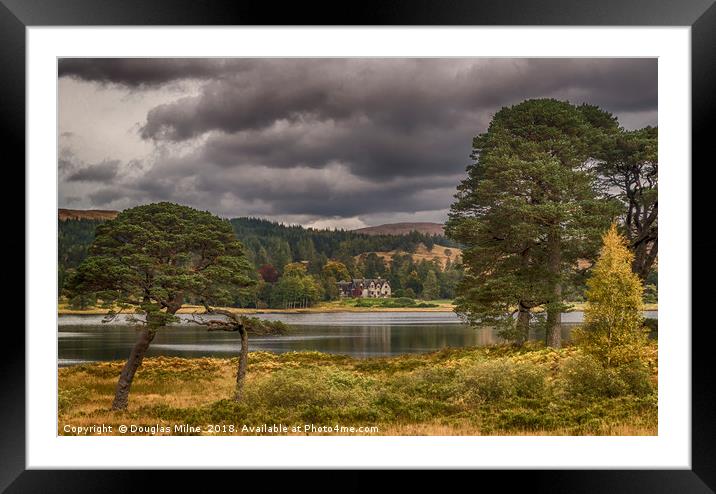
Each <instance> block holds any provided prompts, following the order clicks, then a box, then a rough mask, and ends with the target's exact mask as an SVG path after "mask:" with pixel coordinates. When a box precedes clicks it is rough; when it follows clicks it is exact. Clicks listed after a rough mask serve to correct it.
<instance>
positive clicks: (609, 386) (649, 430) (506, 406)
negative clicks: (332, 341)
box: [59, 343, 657, 435]
mask: <svg viewBox="0 0 716 494" xmlns="http://www.w3.org/2000/svg"><path fill="white" fill-rule="evenodd" d="M645 358H646V360H645V361H646V362H647V363H648V366H647V367H645V369H646V372H643V371H642V370H639V371H634V372H628V371H627V370H625V369H622V370H619V371H613V370H606V369H605V368H604V367H602V366H601V365H584V364H583V362H584V359H585V357H584V356H583V355H582V353H581V351H580V350H579V349H578V348H576V347H568V348H563V349H560V350H556V349H550V348H542V349H540V348H532V347H529V346H528V347H527V348H521V349H517V348H514V347H507V346H501V347H488V348H462V349H445V350H442V351H440V352H436V353H432V354H427V355H424V354H423V355H403V356H400V357H393V358H374V359H365V360H360V359H352V358H349V357H345V356H339V355H328V354H321V353H316V352H302V353H286V354H272V353H266V352H256V353H251V354H250V355H249V367H248V368H249V373H248V375H247V380H246V386H245V390H244V399H243V401H242V402H241V403H236V402H234V401H231V400H227V399H226V396H228V395H230V392H231V389H232V388H233V385H234V382H233V380H234V373H233V370H234V369H235V367H236V360H237V359H210V358H203V359H182V358H168V357H156V358H148V359H146V361H145V363H144V365H143V366H142V369H141V370H140V371H139V372H138V373H137V378H136V382H135V390H134V392H133V401H132V406H131V407H130V408H129V409H128V410H126V411H124V412H115V411H112V410H110V404H111V400H112V388H113V382H114V379H115V378H116V375H117V373H118V372H119V370H120V368H121V365H122V364H121V363H120V362H104V363H94V364H83V365H78V366H73V367H67V368H61V369H60V370H59V389H60V417H59V427H60V434H63V431H62V427H63V425H64V424H65V423H72V424H73V425H82V424H83V423H87V424H90V423H97V422H102V423H105V424H120V423H126V422H127V420H131V421H132V423H137V424H147V425H154V424H157V423H160V424H174V423H180V424H183V423H188V424H192V425H200V426H204V425H206V424H226V425H229V424H234V425H237V426H238V429H237V430H235V431H234V433H237V434H241V433H242V432H241V426H242V425H244V424H246V425H249V426H260V425H262V424H279V423H282V424H286V425H288V426H292V425H294V424H295V425H303V424H306V423H311V424H315V425H316V426H333V425H335V424H340V425H346V426H356V427H357V426H378V428H379V430H378V432H377V434H386V435H399V434H411V435H413V434H465V435H468V434H500V435H503V434H510V435H515V434H546V435H558V434H566V435H579V434H585V435H591V434H621V435H640V434H645V435H655V434H656V433H657V396H656V368H657V364H656V358H657V348H656V344H655V343H651V344H649V346H648V348H647V353H646V355H645ZM222 433H223V432H222ZM226 433H230V432H226Z"/></svg>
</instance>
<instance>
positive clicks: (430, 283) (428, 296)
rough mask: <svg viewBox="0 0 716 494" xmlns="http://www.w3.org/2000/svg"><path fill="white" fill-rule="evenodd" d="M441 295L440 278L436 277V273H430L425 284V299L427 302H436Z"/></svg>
mask: <svg viewBox="0 0 716 494" xmlns="http://www.w3.org/2000/svg"><path fill="white" fill-rule="evenodd" d="M439 295H440V284H439V283H438V277H437V276H436V275H435V271H428V274H427V276H426V277H425V283H423V298H424V299H425V300H434V299H436V298H438V296H439Z"/></svg>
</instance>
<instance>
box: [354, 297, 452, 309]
mask: <svg viewBox="0 0 716 494" xmlns="http://www.w3.org/2000/svg"><path fill="white" fill-rule="evenodd" d="M353 300H354V302H352V305H353V307H379V308H383V309H399V308H420V309H424V308H429V307H439V305H438V304H433V303H429V302H419V301H417V300H414V299H412V298H407V297H399V298H358V299H353Z"/></svg>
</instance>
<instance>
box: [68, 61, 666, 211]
mask: <svg viewBox="0 0 716 494" xmlns="http://www.w3.org/2000/svg"><path fill="white" fill-rule="evenodd" d="M60 76H61V77H66V78H72V79H77V80H85V81H90V82H94V83H98V84H100V85H103V86H106V85H112V86H113V87H126V88H128V89H130V90H136V89H138V88H139V89H143V88H153V89H159V90H161V88H162V87H163V85H166V84H172V83H174V82H176V81H182V80H190V79H191V80H196V81H199V84H198V85H197V86H196V87H195V90H192V92H191V93H187V94H188V95H186V96H183V97H179V98H171V99H167V100H164V101H168V102H164V103H162V104H156V103H155V104H153V105H152V106H151V107H148V109H147V112H146V118H145V119H144V121H143V122H139V123H138V125H137V128H138V129H139V134H138V136H137V138H138V139H142V140H143V142H144V143H145V144H147V143H151V144H153V145H154V146H155V153H154V155H153V156H152V158H151V160H147V161H146V162H145V161H143V162H142V165H141V166H131V165H129V164H128V165H126V166H119V168H120V169H123V170H129V171H131V173H130V175H132V178H126V177H125V178H122V177H117V176H116V175H117V171H116V170H117V168H118V166H117V165H116V164H115V165H113V166H114V170H115V172H114V175H112V166H109V165H108V164H105V166H104V167H103V166H101V165H94V166H93V167H89V168H75V169H73V170H72V174H69V175H68V178H67V180H68V181H77V180H84V181H89V180H97V181H98V182H101V181H110V180H113V183H112V184H111V186H110V185H109V184H105V186H104V187H102V188H99V189H97V188H95V189H94V190H92V191H91V192H90V193H88V195H87V197H89V198H90V199H91V201H92V202H93V205H94V206H97V207H99V206H105V207H109V206H111V205H113V204H115V205H117V204H130V203H138V202H147V201H153V200H173V201H177V202H182V203H187V204H191V205H194V206H197V207H201V208H203V209H210V210H212V211H215V212H219V213H222V214H227V215H239V214H257V215H261V214H266V215H282V214H285V215H313V216H315V217H351V216H356V215H364V214H382V213H391V212H394V213H395V212H406V213H409V212H415V211H428V210H432V211H436V210H444V209H445V208H447V207H449V205H450V202H451V201H452V195H453V193H454V191H455V187H456V185H457V184H458V182H459V180H460V177H461V176H462V174H463V173H464V170H465V166H466V165H467V164H468V163H469V162H470V158H469V154H470V149H471V143H472V137H474V136H475V135H476V134H478V133H480V132H483V131H485V129H486V128H487V125H488V124H489V121H490V119H491V118H492V115H493V114H494V113H495V112H496V111H497V110H499V108H500V107H502V106H508V105H512V104H516V103H519V102H520V101H522V100H524V99H528V98H538V97H554V98H559V99H567V100H569V101H571V102H573V103H582V102H587V103H590V104H596V105H599V106H601V107H602V108H604V109H606V110H608V111H611V112H613V113H615V114H617V115H624V116H627V117H628V118H629V119H630V121H638V122H641V121H647V122H651V120H650V119H652V118H653V119H655V117H656V110H657V62H656V60H654V59H492V60H487V59H228V60H227V59H166V60H156V59H63V60H61V61H60ZM168 94H169V93H168ZM644 116H646V117H644ZM645 118H646V120H644V119H645ZM653 124H656V121H654V122H653ZM108 163H109V162H108ZM95 167H97V169H96V170H94V168H95ZM91 170H93V171H91ZM132 170H134V171H132ZM122 201H124V202H122Z"/></svg>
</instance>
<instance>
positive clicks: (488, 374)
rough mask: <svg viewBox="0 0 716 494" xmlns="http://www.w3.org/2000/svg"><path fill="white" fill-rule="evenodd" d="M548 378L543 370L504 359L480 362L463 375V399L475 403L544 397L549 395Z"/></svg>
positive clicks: (462, 373) (466, 369) (466, 370)
mask: <svg viewBox="0 0 716 494" xmlns="http://www.w3.org/2000/svg"><path fill="white" fill-rule="evenodd" d="M546 377H547V371H546V370H545V369H544V368H542V367H539V366H536V365H534V364H528V363H515V362H506V361H504V360H496V361H486V362H480V363H478V364H476V365H472V366H470V367H467V368H465V369H463V370H462V371H461V372H460V380H461V381H462V383H463V386H464V396H465V398H466V399H467V401H468V402H473V403H475V402H477V403H485V402H491V401H500V400H505V399H508V398H513V397H518V398H542V397H544V395H545V394H546V393H547V383H546Z"/></svg>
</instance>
